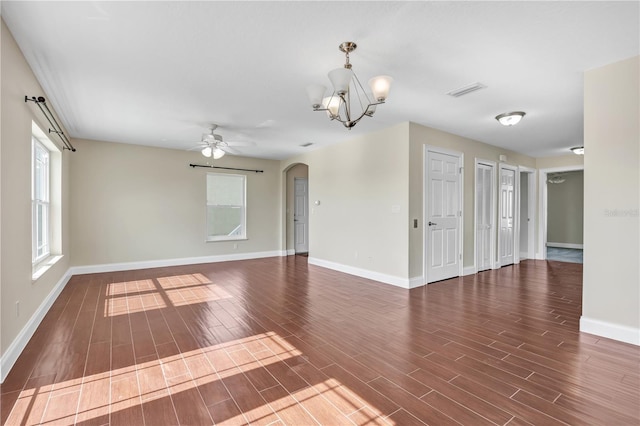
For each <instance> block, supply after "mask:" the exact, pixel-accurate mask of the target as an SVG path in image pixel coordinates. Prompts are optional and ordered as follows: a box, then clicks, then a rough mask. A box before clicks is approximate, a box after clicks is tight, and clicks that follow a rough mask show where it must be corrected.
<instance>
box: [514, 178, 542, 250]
mask: <svg viewBox="0 0 640 426" xmlns="http://www.w3.org/2000/svg"><path fill="white" fill-rule="evenodd" d="M520 173H527V174H528V175H529V179H528V180H527V183H528V185H527V198H528V200H527V207H528V210H529V211H528V213H527V217H528V218H529V223H528V226H527V237H528V240H527V259H536V231H535V230H536V219H537V218H536V210H537V209H536V194H537V192H536V191H537V185H536V173H537V170H536V169H533V168H531V167H525V166H518V193H519V194H520ZM520 199H521V197H518V220H519V219H520ZM519 248H520V226H518V262H520V250H519Z"/></svg>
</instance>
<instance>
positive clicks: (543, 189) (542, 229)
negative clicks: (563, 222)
mask: <svg viewBox="0 0 640 426" xmlns="http://www.w3.org/2000/svg"><path fill="white" fill-rule="evenodd" d="M577 170H584V165H582V164H580V165H575V166H563V167H553V168H549V169H540V170H538V171H539V172H540V174H539V175H538V185H539V186H540V203H539V206H538V207H539V210H538V214H539V217H540V220H539V224H538V252H537V253H536V259H540V260H546V258H547V175H548V174H549V173H559V172H573V171H577Z"/></svg>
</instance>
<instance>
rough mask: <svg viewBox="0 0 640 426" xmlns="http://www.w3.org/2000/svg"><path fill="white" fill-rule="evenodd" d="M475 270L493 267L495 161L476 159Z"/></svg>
mask: <svg viewBox="0 0 640 426" xmlns="http://www.w3.org/2000/svg"><path fill="white" fill-rule="evenodd" d="M475 185H476V197H475V202H476V207H475V213H476V214H475V218H476V220H475V231H476V236H475V237H476V238H475V241H476V244H475V247H476V270H477V271H478V272H480V271H486V270H487V269H492V268H493V267H494V258H495V225H494V221H495V208H494V199H495V195H494V188H495V163H493V162H485V161H479V160H476V183H475Z"/></svg>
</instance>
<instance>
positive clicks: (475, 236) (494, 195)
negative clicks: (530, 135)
mask: <svg viewBox="0 0 640 426" xmlns="http://www.w3.org/2000/svg"><path fill="white" fill-rule="evenodd" d="M480 164H483V165H486V166H489V167H491V169H492V173H491V198H492V203H491V217H492V218H493V229H492V230H491V241H490V250H491V262H490V264H491V269H496V246H497V241H496V237H497V232H496V230H497V226H496V217H497V212H496V203H497V201H498V198H497V197H498V194H497V192H498V187H497V185H496V182H497V180H496V173H497V169H498V167H497V163H496V162H495V161H489V160H483V159H481V158H477V157H476V158H475V162H474V174H473V183H474V188H475V187H476V185H477V182H476V178H477V176H478V165H480ZM476 194H477V191H476V192H474V196H473V199H474V202H473V204H474V206H473V209H474V210H473V273H474V274H475V273H477V272H478V229H477V226H478V221H477V218H478V199H477V197H476Z"/></svg>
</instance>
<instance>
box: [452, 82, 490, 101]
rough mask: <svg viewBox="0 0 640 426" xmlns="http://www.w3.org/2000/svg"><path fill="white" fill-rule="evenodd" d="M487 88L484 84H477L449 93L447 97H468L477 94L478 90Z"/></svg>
mask: <svg viewBox="0 0 640 426" xmlns="http://www.w3.org/2000/svg"><path fill="white" fill-rule="evenodd" d="M486 87H487V86H485V85H484V84H482V83H477V82H476V83H472V84H468V85H466V86H463V87H460V88H458V89H455V90H452V91H450V92H447V95H449V96H453V97H454V98H459V97H460V96H464V95H468V94H469V93H471V92H475V91H476V90H480V89H486Z"/></svg>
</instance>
